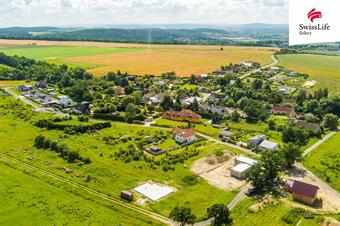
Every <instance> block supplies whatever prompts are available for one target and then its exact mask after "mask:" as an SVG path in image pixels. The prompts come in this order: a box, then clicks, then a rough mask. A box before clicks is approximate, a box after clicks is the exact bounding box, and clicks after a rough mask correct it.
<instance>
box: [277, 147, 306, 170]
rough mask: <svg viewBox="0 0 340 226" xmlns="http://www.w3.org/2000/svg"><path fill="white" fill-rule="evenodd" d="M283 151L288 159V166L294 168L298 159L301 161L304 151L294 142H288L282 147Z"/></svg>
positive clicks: (286, 159)
mask: <svg viewBox="0 0 340 226" xmlns="http://www.w3.org/2000/svg"><path fill="white" fill-rule="evenodd" d="M282 153H283V156H284V158H285V161H286V166H287V167H288V168H292V167H293V165H294V163H295V162H296V161H299V160H300V159H301V157H302V151H301V149H300V148H299V147H298V146H297V145H294V144H293V143H288V144H286V145H285V146H284V147H283V148H282Z"/></svg>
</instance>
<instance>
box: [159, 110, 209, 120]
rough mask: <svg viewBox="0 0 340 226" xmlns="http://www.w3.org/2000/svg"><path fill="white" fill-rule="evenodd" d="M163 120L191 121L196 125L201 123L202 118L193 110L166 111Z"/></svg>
mask: <svg viewBox="0 0 340 226" xmlns="http://www.w3.org/2000/svg"><path fill="white" fill-rule="evenodd" d="M163 118H166V119H171V120H175V121H189V122H195V123H199V122H201V119H202V117H201V116H200V115H199V114H196V113H195V112H193V111H191V110H182V111H166V112H164V113H163Z"/></svg>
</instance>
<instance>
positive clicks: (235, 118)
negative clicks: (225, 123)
mask: <svg viewBox="0 0 340 226" xmlns="http://www.w3.org/2000/svg"><path fill="white" fill-rule="evenodd" d="M230 119H231V121H233V122H238V121H239V120H240V114H239V113H238V111H237V110H234V111H233V113H231V116H230Z"/></svg>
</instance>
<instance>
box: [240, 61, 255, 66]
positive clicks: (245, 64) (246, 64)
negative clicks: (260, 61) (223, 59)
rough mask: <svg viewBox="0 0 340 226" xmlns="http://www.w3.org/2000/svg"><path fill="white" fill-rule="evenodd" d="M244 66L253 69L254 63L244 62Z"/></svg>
mask: <svg viewBox="0 0 340 226" xmlns="http://www.w3.org/2000/svg"><path fill="white" fill-rule="evenodd" d="M242 64H243V66H245V67H252V66H253V63H252V62H243V63H242Z"/></svg>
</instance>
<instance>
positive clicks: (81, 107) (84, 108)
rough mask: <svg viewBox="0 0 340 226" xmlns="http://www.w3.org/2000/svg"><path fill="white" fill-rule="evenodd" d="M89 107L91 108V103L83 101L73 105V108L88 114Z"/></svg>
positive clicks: (89, 111)
mask: <svg viewBox="0 0 340 226" xmlns="http://www.w3.org/2000/svg"><path fill="white" fill-rule="evenodd" d="M91 108H93V104H90V103H88V102H86V101H83V102H81V104H78V105H77V106H76V107H75V110H76V111H77V112H78V113H80V114H90V113H91Z"/></svg>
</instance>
